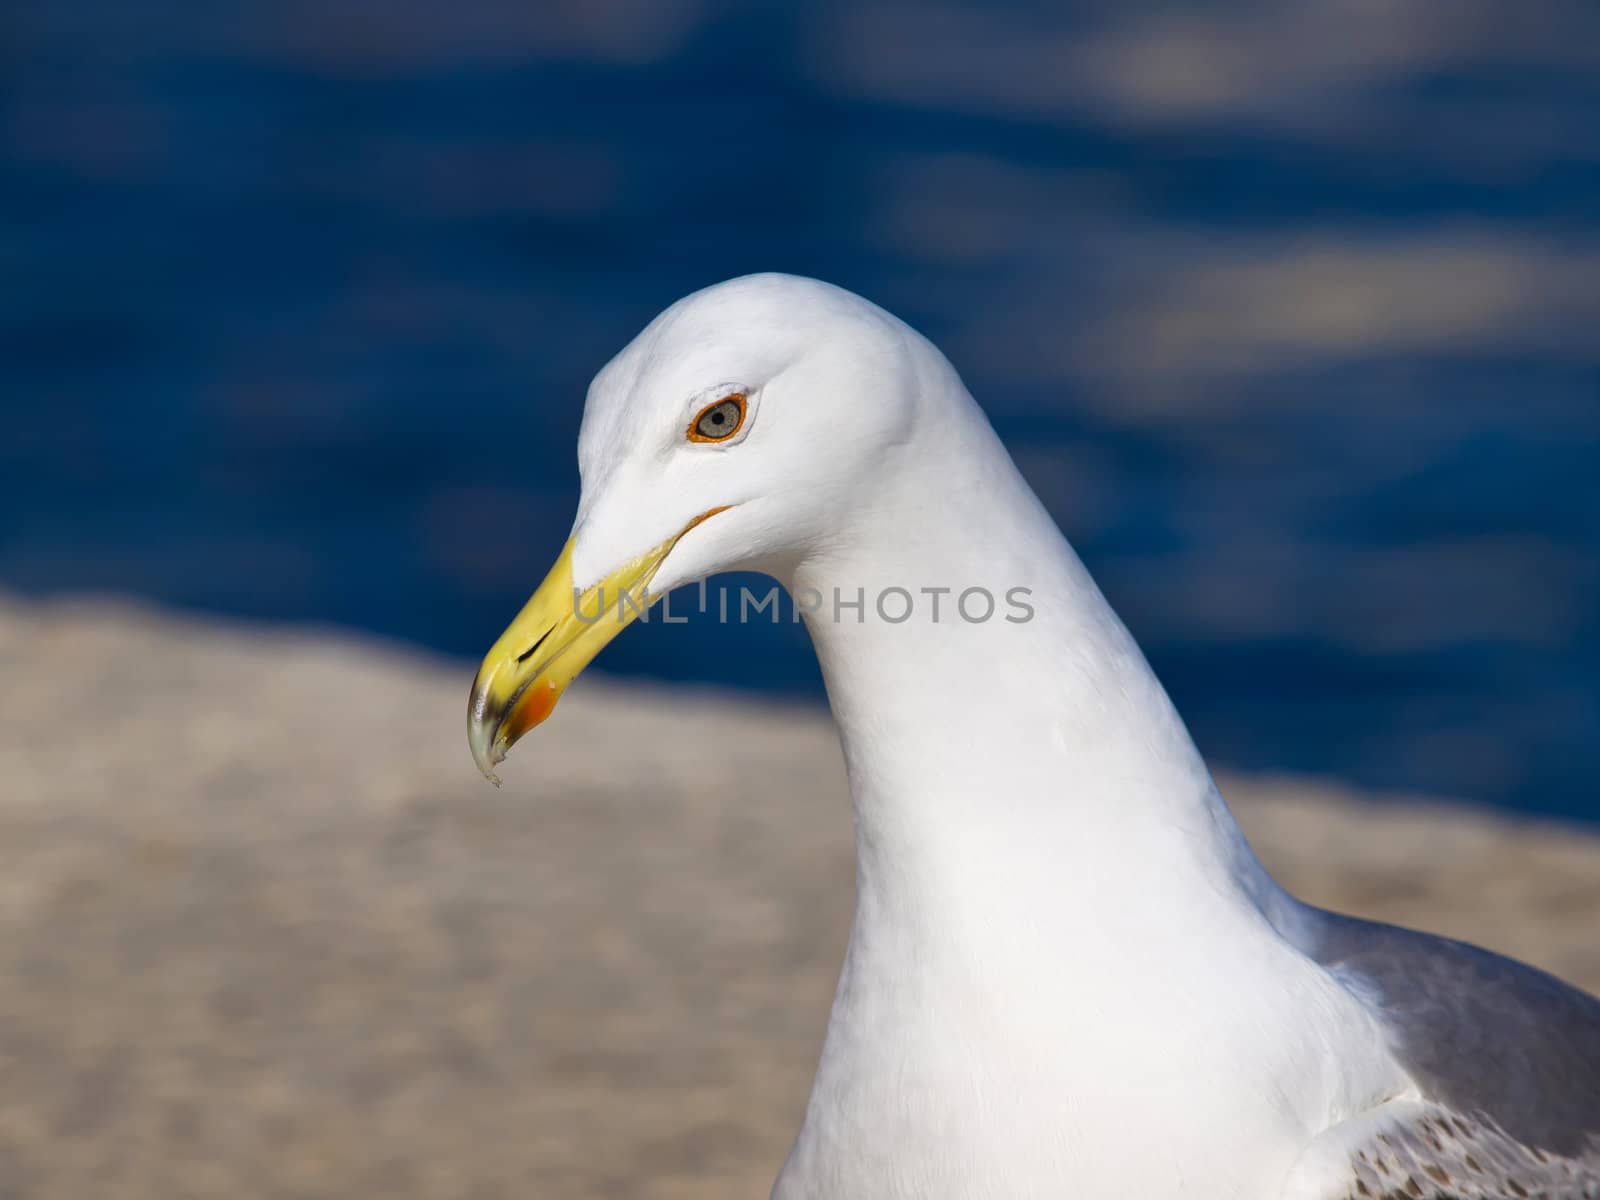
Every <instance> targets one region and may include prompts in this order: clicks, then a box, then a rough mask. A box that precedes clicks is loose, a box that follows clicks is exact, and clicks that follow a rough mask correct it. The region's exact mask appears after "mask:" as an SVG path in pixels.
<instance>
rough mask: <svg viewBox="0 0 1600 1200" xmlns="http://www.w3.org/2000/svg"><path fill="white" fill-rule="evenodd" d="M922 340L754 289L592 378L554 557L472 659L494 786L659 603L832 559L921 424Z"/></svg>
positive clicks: (710, 295)
mask: <svg viewBox="0 0 1600 1200" xmlns="http://www.w3.org/2000/svg"><path fill="white" fill-rule="evenodd" d="M923 345H925V343H921V339H920V338H919V337H918V336H917V335H916V334H914V333H913V332H912V331H911V330H910V329H909V328H908V327H907V326H905V325H903V324H902V323H901V322H899V321H898V320H896V319H895V318H894V317H892V316H890V315H889V314H888V313H886V312H884V311H883V310H881V309H879V308H877V307H875V306H873V305H871V304H869V303H868V302H867V301H865V300H862V299H861V298H860V297H858V296H855V295H853V294H851V293H850V292H846V291H844V290H842V289H840V288H836V287H833V286H831V285H828V284H825V283H820V282H818V281H816V280H811V279H801V278H797V277H794V276H787V275H751V276H745V277H743V278H740V279H734V280H730V281H728V282H726V283H721V284H717V285H716V286H713V287H710V288H706V289H705V290H704V291H700V292H696V293H694V294H693V295H691V296H687V297H685V298H684V299H682V300H680V301H678V302H677V303H676V304H674V305H672V306H671V307H670V308H668V309H667V310H666V311H665V312H663V313H662V314H661V315H660V316H658V317H656V319H655V320H653V321H652V322H650V324H649V325H648V326H647V327H646V328H645V329H644V331H643V332H641V333H640V334H639V335H638V336H637V337H636V338H634V340H633V341H632V342H631V343H629V345H628V346H627V347H626V348H624V349H623V350H622V352H621V353H620V354H618V355H617V356H616V357H615V358H614V359H612V360H611V361H610V362H609V363H607V364H606V366H605V367H604V368H602V369H601V371H600V373H599V374H598V375H596V376H595V379H594V382H593V383H592V384H591V385H590V387H589V394H588V399H587V401H586V403H585V405H584V413H583V426H582V431H581V433H580V434H579V438H578V466H579V472H580V475H581V478H582V492H581V496H580V499H579V503H578V512H577V518H576V520H575V521H574V523H573V528H572V533H571V536H570V537H569V538H568V540H567V543H566V546H565V548H564V549H563V550H562V551H561V555H560V557H559V558H558V559H557V560H556V563H555V565H554V566H553V567H552V568H551V569H550V571H549V573H548V575H547V576H546V578H545V580H544V582H543V583H542V584H540V586H539V588H538V590H537V591H536V592H535V593H534V595H533V598H532V599H531V600H529V601H528V603H527V605H526V606H525V607H524V608H523V609H522V611H521V612H520V613H519V614H518V615H517V616H516V618H515V619H514V620H513V621H512V622H511V624H510V626H509V627H508V628H507V629H506V631H505V632H504V633H503V634H502V635H501V636H500V638H499V640H498V641H496V642H495V644H494V646H493V648H492V649H490V651H489V653H488V654H487V655H486V656H485V657H484V660H483V664H482V666H481V667H480V668H479V670H478V674H477V678H476V679H475V680H474V681H473V685H472V694H471V697H470V701H469V710H468V737H469V742H470V744H471V748H472V756H473V760H474V761H475V762H476V763H477V765H478V768H479V770H481V771H482V772H483V773H484V775H485V776H487V777H488V778H489V779H491V780H494V781H495V782H499V781H498V780H497V779H495V776H494V774H493V768H494V766H495V764H497V763H498V762H500V760H501V759H503V758H504V757H505V755H506V752H507V751H508V750H509V749H510V748H511V746H512V744H513V743H515V742H516V741H517V739H518V738H520V737H521V736H522V735H523V734H525V733H526V732H528V730H530V729H532V728H533V727H534V726H536V725H538V724H539V723H540V722H541V721H543V720H544V719H545V718H546V717H548V716H549V715H550V713H551V712H552V711H553V710H554V708H555V705H556V701H557V700H558V699H559V698H560V696H561V694H562V692H563V691H564V690H565V689H566V687H567V685H568V684H569V683H570V682H571V681H572V680H573V679H574V678H575V677H576V676H577V675H578V673H579V672H580V671H582V670H583V668H584V667H585V666H587V665H588V664H589V663H590V661H592V660H593V659H594V657H595V656H596V655H597V654H598V653H599V652H600V651H601V649H603V648H604V646H605V645H606V644H607V643H608V642H610V641H611V639H612V638H614V637H616V636H617V634H619V633H620V632H621V631H622V630H623V628H624V627H626V626H627V625H628V624H629V623H630V622H631V621H632V620H633V619H635V618H636V617H637V616H639V615H640V613H641V612H642V611H643V610H644V608H645V607H647V606H648V604H649V603H650V602H651V600H652V599H653V598H655V597H659V596H662V595H664V594H666V593H667V592H668V591H670V590H671V589H673V588H675V587H678V586H680V585H681V584H685V583H692V582H695V581H697V580H699V579H703V578H705V577H706V576H707V575H711V574H713V573H716V572H719V571H728V570H753V571H761V572H764V573H767V574H770V575H774V576H776V577H778V578H780V579H787V577H788V575H789V574H790V572H791V571H792V569H793V567H794V565H795V564H796V563H798V562H800V561H802V560H803V559H804V558H805V557H806V556H807V555H810V554H816V553H819V552H826V549H827V547H828V545H829V543H830V540H831V539H834V538H836V537H839V536H842V535H843V533H844V531H846V530H847V529H848V528H849V526H850V524H851V518H852V516H853V515H855V513H856V510H857V509H858V508H859V506H861V505H864V504H865V505H870V503H871V494H870V493H871V490H872V489H871V487H870V486H866V487H864V486H863V484H864V483H867V484H870V481H872V480H873V479H874V478H877V477H880V476H881V475H882V474H883V472H884V471H885V470H886V469H887V464H888V462H889V460H890V459H892V457H893V454H892V452H893V450H894V448H895V447H897V446H901V445H903V444H905V442H906V441H907V440H908V438H909V435H910V431H911V429H912V427H913V425H914V424H915V418H916V411H917V405H918V396H919V388H918V387H917V382H916V378H917V374H918V372H917V370H916V365H917V363H918V361H919V358H920V357H921V356H920V355H919V349H920V348H921V346H923Z"/></svg>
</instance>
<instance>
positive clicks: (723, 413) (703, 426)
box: [689, 392, 744, 442]
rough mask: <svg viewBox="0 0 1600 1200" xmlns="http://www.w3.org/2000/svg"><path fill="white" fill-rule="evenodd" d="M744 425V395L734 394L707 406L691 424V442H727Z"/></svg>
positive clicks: (740, 393) (741, 393)
mask: <svg viewBox="0 0 1600 1200" xmlns="http://www.w3.org/2000/svg"><path fill="white" fill-rule="evenodd" d="M743 424H744V393H743V392H733V393H732V394H730V395H727V396H724V397H723V398H722V399H721V400H718V401H716V402H714V403H712V404H708V405H706V406H705V407H704V408H702V409H701V410H700V411H699V413H697V414H696V415H695V418H694V420H693V421H691V422H689V440H690V441H691V442H725V441H727V440H728V439H729V438H731V437H732V436H733V435H734V434H736V433H738V432H739V427H740V426H741V425H743Z"/></svg>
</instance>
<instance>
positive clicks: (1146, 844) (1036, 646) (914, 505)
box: [792, 400, 1283, 919]
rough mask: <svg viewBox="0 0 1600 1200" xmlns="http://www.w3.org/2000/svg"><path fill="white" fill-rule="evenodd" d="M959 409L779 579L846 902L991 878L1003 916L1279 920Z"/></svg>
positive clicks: (1006, 462)
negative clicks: (819, 754)
mask: <svg viewBox="0 0 1600 1200" xmlns="http://www.w3.org/2000/svg"><path fill="white" fill-rule="evenodd" d="M967 406H968V407H967V408H966V409H965V410H963V411H962V413H961V415H962V416H963V418H965V419H963V420H959V421H952V422H947V423H943V424H942V425H941V427H940V429H939V431H938V432H936V433H935V434H934V435H933V436H932V437H931V438H928V439H924V440H923V441H922V442H920V443H919V444H916V445H908V446H906V447H904V448H903V451H901V452H897V454H896V456H895V457H896V458H898V459H899V460H900V461H890V462H886V464H885V473H884V479H883V486H882V487H881V488H880V489H879V493H878V495H877V496H876V497H875V500H874V504H873V506H872V507H871V508H870V509H868V510H866V511H863V512H860V513H858V514H856V517H855V519H853V520H852V522H851V523H850V528H849V529H848V530H847V531H846V532H845V533H844V534H843V535H842V536H841V537H839V538H838V539H837V540H836V541H835V542H834V543H832V544H830V545H829V546H827V547H826V548H823V549H821V550H819V552H817V553H815V554H813V555H812V556H810V557H809V558H808V559H807V560H806V561H804V562H803V563H801V564H800V565H799V566H798V567H797V568H796V570H795V573H794V577H793V580H792V585H793V587H794V589H795V594H796V598H797V601H798V602H799V603H800V604H801V606H802V609H803V610H804V609H808V608H809V609H811V611H810V612H808V615H807V624H808V626H809V628H810V632H811V636H812V640H813V642H814V643H815V646H816V650H817V654H818V658H819V660H820V662H821V665H822V671H823V675H824V678H825V680H826V684H827V689H828V696H829V701H830V703H831V706H832V709H833V712H834V716H835V719H836V721H837V723H838V727H839V731H840V736H841V740H842V743H843V748H844V755H845V760H846V766H847V769H848V772H849V777H850V786H851V793H852V797H853V801H854V804H855V808H856V824H857V849H858V870H859V884H860V889H861V892H862V895H863V900H864V903H865V902H867V900H868V898H869V897H870V895H871V894H872V893H874V892H885V891H891V892H895V893H896V894H897V896H898V898H899V899H900V900H903V901H905V902H907V903H909V904H911V905H918V904H920V903H922V902H923V901H925V900H931V899H932V897H934V896H938V897H940V898H941V899H940V902H941V903H942V902H945V901H946V900H951V901H954V902H959V901H955V898H956V897H959V895H960V894H961V892H962V889H963V887H964V886H969V885H971V884H973V883H974V882H975V883H976V887H977V888H978V889H984V888H985V887H987V888H988V890H989V893H990V894H992V891H993V884H994V882H995V877H996V876H997V875H1004V876H1005V878H1006V879H1007V881H1008V884H1009V885H1010V886H1009V887H1008V889H1007V890H1009V891H1010V892H1011V893H1012V894H1015V895H1017V896H1020V897H1028V896H1032V897H1033V898H1035V899H1037V898H1038V897H1039V890H1040V889H1048V892H1049V894H1050V895H1052V896H1054V897H1059V896H1061V893H1062V892H1063V891H1064V890H1070V889H1078V890H1079V891H1080V892H1083V893H1091V894H1093V896H1094V898H1095V899H1096V901H1097V902H1098V903H1100V904H1104V903H1106V901H1107V897H1108V896H1115V897H1117V898H1118V899H1117V903H1118V904H1119V905H1122V904H1123V903H1124V902H1125V898H1127V897H1129V896H1133V895H1144V894H1148V895H1157V894H1159V895H1160V896H1161V897H1162V898H1163V901H1162V902H1163V903H1164V904H1165V905H1166V906H1167V908H1166V911H1167V912H1170V911H1171V906H1172V904H1173V900H1174V892H1175V891H1176V892H1177V893H1178V895H1179V898H1180V899H1181V900H1183V899H1186V898H1187V897H1193V898H1195V900H1196V901H1197V903H1199V902H1203V903H1212V902H1215V901H1217V900H1219V899H1220V900H1222V901H1223V903H1224V904H1226V905H1228V906H1230V907H1232V908H1234V909H1237V910H1239V911H1240V912H1241V913H1245V914H1246V915H1247V916H1249V917H1251V918H1252V919H1253V918H1254V917H1256V916H1258V915H1259V914H1260V913H1261V912H1263V911H1265V910H1267V909H1269V908H1270V907H1272V906H1275V905H1277V904H1280V903H1282V902H1283V900H1282V897H1283V893H1281V892H1279V891H1278V890H1277V888H1276V885H1275V884H1273V883H1272V881H1271V880H1270V879H1269V878H1268V877H1267V876H1266V875H1265V872H1264V871H1263V870H1262V868H1261V867H1260V865H1259V864H1258V863H1257V861H1256V859H1255V858H1254V856H1253V854H1252V853H1251V851H1250V849H1249V847H1248V846H1247V844H1246V843H1245V841H1244V838H1243V836H1242V834H1241V833H1240V831H1239V829H1238V827H1237V825H1236V824H1235V822H1234V820H1233V817H1232V815H1231V813H1229V811H1228V809H1227V807H1226V805H1225V804H1224V803H1223V801H1222V799H1221V797H1220V795H1219V794H1218V793H1217V791H1216V788H1215V786H1214V784H1213V783H1212V781H1211V778H1210V775H1209V773H1208V772H1207V770H1206V767H1205V765H1204V763H1203V762H1202V760H1201V758H1200V756H1199V753H1198V751H1197V750H1196V749H1195V747H1194V744H1193V742H1192V741H1191V740H1190V737H1189V735H1188V732H1187V730H1186V729H1185V728H1184V725H1183V722H1182V721H1181V719H1180V718H1179V717H1178V715H1177V713H1176V711H1175V710H1174V708H1173V706H1172V704H1171V702H1170V700H1169V699H1168V697H1167V695H1166V693H1165V691H1164V690H1163V689H1162V687H1161V685H1160V683H1159V682H1158V681H1157V680H1156V678H1155V676H1154V674H1153V673H1152V672H1151V670H1150V668H1149V666H1148V665H1147V664H1146V662H1145V659H1144V657H1143V655H1142V654H1141V653H1140V651H1139V649H1138V647H1137V645H1136V644H1135V643H1134V641H1133V639H1132V637H1131V636H1130V635H1129V633H1128V631H1127V629H1126V628H1125V627H1124V626H1123V624H1122V623H1121V621H1120V620H1118V618H1117V617H1116V615H1115V614H1114V613H1113V612H1112V611H1111V608H1110V606H1109V605H1108V604H1107V602H1106V601H1105V599H1104V597H1103V596H1102V595H1101V593H1100V591H1099V589H1098V588H1097V587H1096V586H1095V584H1094V581H1093V580H1092V579H1091V578H1090V577H1089V574H1088V572H1087V571H1086V570H1085V568H1084V567H1083V565H1082V563H1081V562H1080V561H1079V559H1078V557H1077V556H1076V554H1074V552H1073V551H1072V549H1071V547H1070V546H1069V545H1068V544H1067V543H1066V541H1065V539H1064V538H1063V537H1062V536H1061V534H1060V533H1059V531H1058V530H1057V529H1056V527H1055V524H1054V522H1053V521H1052V520H1051V518H1050V516H1049V515H1048V513H1046V511H1045V510H1044V508H1043V506H1042V505H1041V504H1040V503H1039V501H1038V499H1037V498H1036V497H1035V496H1034V494H1033V492H1032V490H1031V489H1030V488H1029V487H1028V485H1027V483H1026V482H1025V481H1024V480H1023V479H1022V477H1021V476H1020V474H1019V473H1018V472H1017V470H1016V467H1015V465H1014V464H1013V463H1012V461H1011V458H1010V456H1009V455H1008V454H1007V453H1006V451H1005V449H1004V447H1003V446H1002V445H1001V444H1000V442H999V439H998V438H997V437H996V436H995V434H994V432H993V430H992V429H991V428H990V426H989V425H988V422H987V421H986V420H985V419H984V418H983V417H982V415H981V413H979V412H978V410H977V409H976V406H974V405H972V404H971V402H970V400H968V401H967ZM928 442H931V443H932V444H931V445H930V444H928ZM913 461H914V462H916V463H917V464H918V465H917V466H916V468H915V469H914V470H908V469H905V468H907V467H908V466H909V464H910V463H912V462H913ZM908 607H909V609H910V616H909V617H905V618H904V619H901V617H902V614H903V613H904V612H906V610H907V609H908ZM1157 877H1159V880H1160V885H1161V886H1159V887H1157V888H1153V889H1150V888H1146V887H1145V886H1144V885H1145V884H1146V883H1147V882H1149V881H1151V880H1154V879H1156V878H1157ZM922 893H925V894H922ZM1067 898H1069V899H1070V896H1069V897H1067ZM1083 899H1085V901H1087V900H1088V899H1089V896H1088V895H1085V896H1083ZM1024 902H1026V900H1024ZM1050 911H1054V912H1069V911H1071V907H1070V906H1059V905H1053V906H1050Z"/></svg>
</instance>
